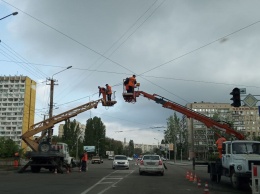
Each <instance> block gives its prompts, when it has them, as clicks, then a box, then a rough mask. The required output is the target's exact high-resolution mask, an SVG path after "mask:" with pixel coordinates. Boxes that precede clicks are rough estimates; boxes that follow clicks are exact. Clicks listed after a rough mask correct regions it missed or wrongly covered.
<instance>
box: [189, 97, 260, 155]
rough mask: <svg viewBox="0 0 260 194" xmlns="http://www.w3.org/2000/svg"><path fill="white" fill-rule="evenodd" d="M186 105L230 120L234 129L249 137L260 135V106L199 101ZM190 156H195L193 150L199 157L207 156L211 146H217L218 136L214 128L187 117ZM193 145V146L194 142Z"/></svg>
mask: <svg viewBox="0 0 260 194" xmlns="http://www.w3.org/2000/svg"><path fill="white" fill-rule="evenodd" d="M186 107H188V108H190V109H192V110H194V111H196V112H199V113H201V114H204V115H206V116H208V117H211V118H212V117H213V116H214V115H218V118H219V120H222V121H230V122H232V123H233V125H234V129H235V130H237V131H239V132H241V133H243V134H245V135H246V137H247V139H253V138H254V137H256V136H260V117H259V112H258V107H247V106H241V107H239V108H236V107H232V106H231V105H230V104H228V103H210V102H199V103H189V104H187V105H186ZM186 120H187V130H188V142H189V145H190V146H189V157H190V158H192V157H193V154H194V153H193V150H194V152H195V153H196V157H198V158H206V157H207V154H208V149H209V147H214V146H215V139H216V136H215V135H214V131H213V130H212V129H208V128H207V127H206V126H205V125H204V124H203V123H201V122H199V121H197V120H194V119H190V118H187V119H186ZM192 143H193V146H194V147H192V145H191V144H192Z"/></svg>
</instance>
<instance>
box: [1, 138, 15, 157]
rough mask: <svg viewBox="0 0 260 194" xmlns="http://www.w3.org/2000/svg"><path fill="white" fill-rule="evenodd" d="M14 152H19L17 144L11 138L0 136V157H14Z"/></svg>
mask: <svg viewBox="0 0 260 194" xmlns="http://www.w3.org/2000/svg"><path fill="white" fill-rule="evenodd" d="M15 152H19V146H18V145H17V144H16V143H15V142H14V141H13V140H11V139H6V138H4V137H0V157H1V158H8V157H14V154H15Z"/></svg>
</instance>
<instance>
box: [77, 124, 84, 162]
mask: <svg viewBox="0 0 260 194" xmlns="http://www.w3.org/2000/svg"><path fill="white" fill-rule="evenodd" d="M80 129H82V130H79V133H78V134H77V135H78V136H77V147H76V160H78V158H79V138H81V137H82V134H83V128H80Z"/></svg>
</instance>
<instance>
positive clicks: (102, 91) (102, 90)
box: [98, 86, 106, 101]
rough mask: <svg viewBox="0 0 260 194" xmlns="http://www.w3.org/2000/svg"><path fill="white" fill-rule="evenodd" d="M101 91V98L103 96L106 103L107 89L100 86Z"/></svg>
mask: <svg viewBox="0 0 260 194" xmlns="http://www.w3.org/2000/svg"><path fill="white" fill-rule="evenodd" d="M98 89H99V97H100V95H101V94H102V97H103V100H104V101H106V88H103V87H100V86H98Z"/></svg>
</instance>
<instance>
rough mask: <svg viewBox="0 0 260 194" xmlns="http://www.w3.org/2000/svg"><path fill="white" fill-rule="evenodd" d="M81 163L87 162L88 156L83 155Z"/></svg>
mask: <svg viewBox="0 0 260 194" xmlns="http://www.w3.org/2000/svg"><path fill="white" fill-rule="evenodd" d="M81 160H82V161H88V154H87V153H84V155H83V157H82V158H81Z"/></svg>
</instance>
